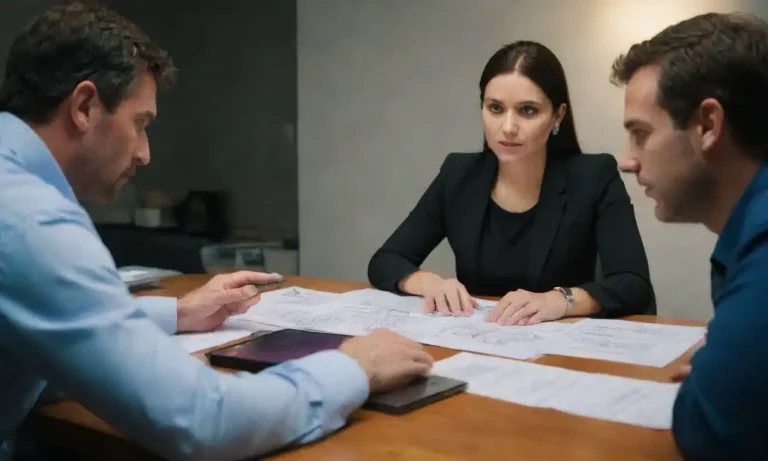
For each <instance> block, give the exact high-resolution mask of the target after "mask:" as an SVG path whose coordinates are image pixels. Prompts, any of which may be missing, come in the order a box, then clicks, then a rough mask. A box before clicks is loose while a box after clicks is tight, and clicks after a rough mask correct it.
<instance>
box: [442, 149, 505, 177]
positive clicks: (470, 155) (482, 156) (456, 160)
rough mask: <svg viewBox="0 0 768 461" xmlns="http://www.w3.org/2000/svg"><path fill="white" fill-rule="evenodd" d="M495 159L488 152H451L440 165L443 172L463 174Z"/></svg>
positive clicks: (449, 174) (450, 174)
mask: <svg viewBox="0 0 768 461" xmlns="http://www.w3.org/2000/svg"><path fill="white" fill-rule="evenodd" d="M493 159H495V157H494V156H493V155H492V154H489V153H488V152H451V153H450V154H448V155H447V156H446V157H445V159H444V160H443V165H442V166H441V167H440V171H441V172H442V174H446V175H448V176H456V175H459V176H460V175H462V173H464V172H466V171H469V170H472V169H473V168H475V167H477V166H478V165H483V164H485V163H488V162H490V161H492V160H493Z"/></svg>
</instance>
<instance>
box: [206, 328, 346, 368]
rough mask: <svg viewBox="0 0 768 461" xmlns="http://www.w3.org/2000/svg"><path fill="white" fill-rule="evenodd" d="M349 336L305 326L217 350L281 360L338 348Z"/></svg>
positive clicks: (230, 354) (262, 359) (261, 359)
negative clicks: (312, 329)
mask: <svg viewBox="0 0 768 461" xmlns="http://www.w3.org/2000/svg"><path fill="white" fill-rule="evenodd" d="M347 338H348V336H344V335H336V334H331V333H319V332H313V331H301V330H290V329H288V330H280V331H276V332H274V333H269V334H266V335H263V336H259V337H257V338H254V339H252V340H250V341H248V342H245V343H242V344H238V345H236V346H232V347H228V348H225V349H221V350H218V351H215V354H216V355H220V356H226V357H233V358H238V359H242V360H252V361H255V362H262V363H272V364H278V363H282V362H286V361H288V360H294V359H298V358H301V357H305V356H307V355H310V354H314V353H315V352H320V351H324V350H329V349H338V348H339V346H340V345H341V343H342V342H343V341H344V340H345V339H347Z"/></svg>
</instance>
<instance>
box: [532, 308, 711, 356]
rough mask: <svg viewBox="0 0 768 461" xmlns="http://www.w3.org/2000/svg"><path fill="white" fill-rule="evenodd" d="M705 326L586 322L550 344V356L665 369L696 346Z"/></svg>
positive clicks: (570, 328)
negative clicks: (565, 356) (582, 358)
mask: <svg viewBox="0 0 768 461" xmlns="http://www.w3.org/2000/svg"><path fill="white" fill-rule="evenodd" d="M705 332H706V329H705V328H703V327H687V326H677V325H660V324H654V323H644V322H629V321H626V320H602V319H584V320H582V321H580V322H577V323H574V324H573V325H572V326H571V327H569V328H567V329H565V330H563V331H562V332H561V334H560V335H558V336H557V337H556V338H554V339H553V340H552V341H550V342H548V343H547V344H546V345H545V347H544V351H545V352H546V353H548V354H555V355H567V356H571V357H584V358H591V359H599V360H610V361H614V362H624V363H633V364H637V365H646V366H652V367H664V366H666V365H668V364H669V363H670V362H672V361H673V360H675V359H676V358H678V357H680V356H681V355H682V354H683V353H685V351H687V350H688V349H690V348H691V347H692V346H693V345H695V344H696V342H698V341H699V340H700V339H701V338H702V337H703V336H704V333H705Z"/></svg>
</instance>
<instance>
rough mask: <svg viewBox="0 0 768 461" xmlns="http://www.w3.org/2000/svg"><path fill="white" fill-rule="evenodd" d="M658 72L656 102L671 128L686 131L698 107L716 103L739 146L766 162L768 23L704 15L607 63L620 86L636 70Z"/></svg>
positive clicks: (733, 15)
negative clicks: (650, 68)
mask: <svg viewBox="0 0 768 461" xmlns="http://www.w3.org/2000/svg"><path fill="white" fill-rule="evenodd" d="M648 65H658V66H659V67H660V72H659V81H658V93H657V103H658V104H659V106H660V107H661V108H662V109H664V110H665V111H667V112H668V113H669V114H670V116H671V118H672V120H673V121H674V123H675V126H676V127H677V128H678V129H683V128H685V127H687V126H688V124H689V123H690V121H691V117H692V116H693V115H694V112H695V111H696V109H697V108H698V106H699V104H700V103H701V102H702V101H703V100H704V99H707V98H714V99H716V100H717V101H718V102H719V103H720V104H721V105H722V106H723V109H724V111H725V121H726V123H727V126H728V128H729V129H730V133H731V135H732V136H733V138H734V140H735V142H736V143H737V144H738V145H739V147H741V148H743V149H745V150H747V151H750V152H756V153H757V154H758V155H760V156H761V157H762V158H768V152H765V151H766V149H768V120H766V117H765V113H766V112H765V111H766V107H768V24H766V22H765V21H763V20H762V19H759V18H757V17H755V16H752V15H747V14H741V13H731V14H718V13H707V14H702V15H699V16H695V17H693V18H691V19H687V20H685V21H682V22H679V23H677V24H675V25H672V26H670V27H667V28H666V29H664V30H663V31H661V32H660V33H658V34H657V35H656V36H654V37H653V38H651V39H650V40H646V41H644V42H641V43H638V44H635V45H633V46H632V47H631V48H630V49H629V51H628V52H627V53H626V54H624V55H622V56H619V57H618V58H617V59H616V61H615V62H614V63H613V73H612V76H611V81H612V82H613V83H614V84H616V85H625V84H627V82H628V81H629V80H630V79H631V78H632V76H633V75H634V74H635V72H637V71H638V69H640V68H642V67H645V66H648Z"/></svg>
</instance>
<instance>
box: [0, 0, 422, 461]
mask: <svg viewBox="0 0 768 461" xmlns="http://www.w3.org/2000/svg"><path fill="white" fill-rule="evenodd" d="M6 69H7V70H6V75H5V79H4V82H3V85H2V87H1V88H0V191H2V194H0V210H1V211H0V445H3V446H4V448H3V449H0V459H2V458H3V454H2V451H3V450H6V454H5V456H8V453H7V450H8V449H9V447H10V446H11V444H10V443H9V442H10V441H11V440H12V439H13V434H14V432H15V430H16V428H17V427H18V425H19V424H20V423H21V421H22V420H23V419H24V418H25V416H26V415H27V414H28V413H29V411H30V410H31V409H32V408H33V406H34V405H35V403H36V402H37V401H38V399H39V398H40V395H41V393H42V392H43V391H44V390H46V389H47V388H48V389H57V390H61V391H63V392H64V393H65V394H66V395H67V396H68V397H69V398H72V399H74V400H77V401H78V402H80V403H82V404H83V405H84V406H85V407H87V408H88V409H90V410H91V411H92V412H93V413H95V414H96V415H97V416H99V417H100V418H102V419H104V420H105V421H106V422H107V423H109V424H111V425H112V426H114V427H115V428H116V429H118V430H119V431H120V432H121V433H122V434H124V435H125V436H127V437H129V438H131V439H134V440H136V441H137V442H139V443H140V444H142V445H143V446H145V447H147V448H148V449H150V450H152V451H154V452H156V453H158V454H160V455H162V456H165V457H168V458H172V459H179V458H184V459H240V458H244V457H249V456H253V455H258V454H262V453H265V452H269V451H271V450H274V449H277V448H281V447H285V446H289V445H296V444H301V443H306V442H309V441H312V440H316V439H318V438H320V437H322V436H324V435H326V434H329V433H331V432H333V431H335V430H337V429H339V428H340V427H341V426H343V425H344V424H345V421H346V418H347V416H348V415H349V414H350V413H351V412H352V411H353V410H355V409H356V408H358V407H359V406H360V405H361V404H362V403H363V402H364V401H365V400H366V398H367V396H368V394H369V392H372V391H379V390H385V389H389V388H392V387H395V386H398V385H401V384H402V383H403V382H405V381H407V380H409V379H411V378H413V377H415V376H418V375H422V374H424V373H426V372H427V371H428V370H429V368H430V366H431V363H432V359H431V357H430V356H429V355H428V354H427V353H426V352H425V351H424V349H423V348H422V347H421V346H420V345H418V344H417V343H414V342H412V341H410V340H408V339H406V338H403V337H402V336H399V335H397V334H395V333H392V332H390V331H385V330H379V331H376V332H374V333H372V334H371V335H368V336H366V337H359V338H354V339H351V340H349V341H347V342H345V343H344V344H343V345H342V346H341V347H340V349H339V350H338V351H328V352H323V353H319V354H315V355H312V356H309V357H306V358H304V359H301V360H297V361H293V362H289V363H285V364H283V365H281V366H278V367H274V368H272V369H269V370H267V371H265V372H262V373H259V374H247V373H241V374H222V373H219V372H216V371H215V370H213V369H211V368H209V367H207V366H205V365H204V364H203V363H202V362H200V361H199V360H197V359H195V358H194V357H192V356H190V355H189V354H187V353H186V352H185V351H184V350H183V349H182V348H181V347H180V346H179V345H178V344H177V342H176V341H174V340H173V338H171V337H170V336H169V333H170V334H172V333H175V332H177V331H185V330H186V331H190V330H191V331H200V330H205V329H210V328H215V327H216V326H218V325H219V324H221V323H222V322H223V321H224V320H225V319H226V318H227V317H228V316H229V315H232V314H236V313H240V312H243V311H244V310H245V309H247V308H248V306H250V305H252V304H253V303H254V302H256V301H257V299H258V293H257V291H256V290H255V288H254V287H253V286H252V285H251V284H253V283H255V282H258V281H262V280H264V278H265V277H269V276H268V275H265V274H256V273H249V272H244V273H236V274H231V275H229V276H222V277H217V278H214V279H213V280H211V282H209V283H208V284H207V285H205V286H204V287H202V288H200V289H199V290H196V291H194V292H192V293H190V294H189V295H187V296H185V297H183V298H181V299H179V300H178V301H177V300H176V299H174V298H157V297H155V298H150V297H144V298H132V297H131V296H130V294H129V293H128V292H127V290H126V288H125V286H124V284H123V282H122V281H121V279H120V276H119V274H118V272H117V270H116V268H115V266H114V262H113V261H112V258H111V256H110V254H109V252H108V251H107V250H106V248H105V247H104V246H103V244H102V243H101V241H100V239H99V237H98V234H97V233H96V231H95V229H94V226H93V224H92V222H91V220H90V219H89V217H88V214H87V213H86V211H85V210H84V209H83V208H82V207H81V206H80V204H79V200H98V201H103V200H107V199H109V198H111V197H113V196H114V195H115V194H116V193H117V192H118V191H119V189H120V187H122V186H123V185H124V184H125V183H126V182H127V181H128V180H129V179H130V177H131V176H132V175H133V173H134V172H135V169H136V167H137V166H142V165H146V164H147V163H148V162H149V144H148V140H147V134H146V131H145V130H146V127H147V125H148V124H149V123H150V122H151V121H152V119H153V118H154V117H155V115H156V105H155V100H156V89H157V86H158V84H166V83H170V81H171V79H172V77H173V75H174V73H175V69H174V68H173V65H172V63H171V60H170V58H169V57H168V56H167V54H166V52H165V51H163V50H162V49H160V48H158V47H157V46H156V45H155V44H154V43H152V42H151V41H150V40H149V39H148V38H147V37H146V36H144V35H143V34H142V33H141V31H139V30H138V29H137V28H136V27H135V26H134V25H132V24H130V23H129V22H128V21H126V20H125V19H123V18H121V17H120V16H118V15H116V14H115V13H113V12H111V11H109V10H107V9H104V8H102V7H98V6H84V5H69V6H59V7H55V8H53V9H51V10H48V11H47V12H46V13H44V14H43V15H41V16H40V17H38V18H37V19H35V21H33V22H32V23H31V24H30V25H29V26H28V27H26V28H25V29H24V30H23V31H22V32H21V33H20V35H19V36H18V37H17V39H16V40H15V41H14V43H13V45H12V47H11V50H10V53H9V57H8V62H7V66H6ZM4 441H5V442H6V443H4V444H3V442H4Z"/></svg>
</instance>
